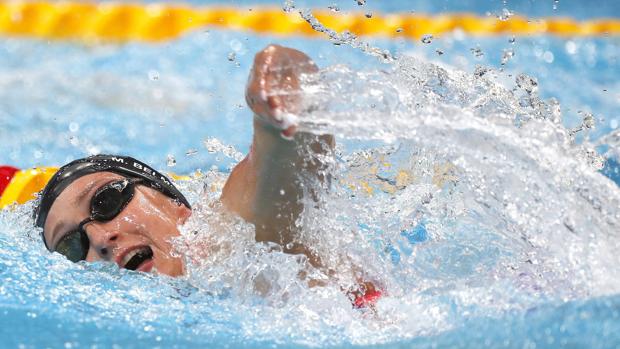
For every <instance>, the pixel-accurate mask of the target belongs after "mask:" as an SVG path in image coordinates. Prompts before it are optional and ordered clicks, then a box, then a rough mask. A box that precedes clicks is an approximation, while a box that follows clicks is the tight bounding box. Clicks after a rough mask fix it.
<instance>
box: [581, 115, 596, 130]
mask: <svg viewBox="0 0 620 349" xmlns="http://www.w3.org/2000/svg"><path fill="white" fill-rule="evenodd" d="M583 114H584V115H583V122H582V125H583V127H584V128H585V129H591V128H594V126H595V124H596V123H595V121H594V115H592V113H589V112H583Z"/></svg>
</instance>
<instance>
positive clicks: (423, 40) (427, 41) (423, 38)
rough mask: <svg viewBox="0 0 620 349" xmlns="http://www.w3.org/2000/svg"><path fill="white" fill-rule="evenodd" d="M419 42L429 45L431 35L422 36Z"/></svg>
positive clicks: (431, 38) (431, 39)
mask: <svg viewBox="0 0 620 349" xmlns="http://www.w3.org/2000/svg"><path fill="white" fill-rule="evenodd" d="M421 41H422V42H423V43H425V44H430V43H431V42H433V36H432V35H431V34H425V35H422V40H421Z"/></svg>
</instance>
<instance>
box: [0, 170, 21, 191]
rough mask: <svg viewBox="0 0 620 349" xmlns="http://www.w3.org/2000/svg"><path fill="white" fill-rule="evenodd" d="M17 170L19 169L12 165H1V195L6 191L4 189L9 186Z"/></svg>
mask: <svg viewBox="0 0 620 349" xmlns="http://www.w3.org/2000/svg"><path fill="white" fill-rule="evenodd" d="M17 171H19V169H18V168H15V167H12V166H0V196H2V193H4V189H6V187H8V186H9V182H11V179H12V178H13V176H14V175H15V173H16V172H17Z"/></svg>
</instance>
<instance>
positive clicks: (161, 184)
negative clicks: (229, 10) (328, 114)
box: [35, 45, 378, 306]
mask: <svg viewBox="0 0 620 349" xmlns="http://www.w3.org/2000/svg"><path fill="white" fill-rule="evenodd" d="M317 70H318V69H317V67H316V65H315V64H314V62H313V61H312V60H311V59H310V58H309V57H308V56H307V55H305V54H304V53H302V52H299V51H297V50H294V49H290V48H285V47H281V46H277V45H270V46H268V47H267V48H265V49H264V50H263V51H261V52H259V53H258V54H257V55H256V57H255V60H254V65H253V68H252V70H251V72H250V77H249V81H248V84H247V88H246V101H247V104H248V105H249V107H250V108H251V109H252V111H253V112H254V135H253V139H252V145H251V149H250V152H249V154H248V155H247V156H246V157H245V158H244V159H243V160H242V161H241V162H240V163H239V164H237V166H236V167H235V168H234V169H233V170H232V172H231V174H230V176H229V177H228V179H227V181H226V183H225V185H224V188H223V190H222V195H221V198H220V200H221V202H222V204H223V206H224V207H225V208H227V210H229V211H231V212H233V213H236V214H237V215H239V216H241V217H242V218H244V219H245V220H246V221H248V222H250V223H252V224H254V226H255V229H256V241H259V242H262V241H265V242H273V243H277V244H280V246H282V248H283V250H284V251H285V252H288V253H292V254H299V253H301V254H305V255H306V256H307V257H308V260H309V261H310V263H311V264H312V265H314V266H315V267H321V261H320V257H319V256H317V255H315V254H313V253H311V252H310V251H311V249H310V248H309V246H304V245H303V244H300V243H298V241H299V239H296V234H298V229H299V228H298V227H297V226H296V224H295V223H296V221H297V218H298V217H299V215H300V213H301V212H302V210H303V203H304V202H308V200H306V199H310V201H312V200H314V199H315V196H316V193H315V192H313V188H315V187H316V185H315V184H319V185H320V184H321V183H325V182H326V181H329V174H328V172H327V171H326V168H327V165H326V164H325V162H324V161H323V160H321V159H325V157H326V156H329V155H330V154H331V152H332V151H333V149H334V144H335V143H334V138H333V137H332V136H331V135H314V134H310V133H304V132H297V125H296V119H295V115H296V114H299V112H300V110H299V108H300V105H301V103H300V81H299V79H300V77H301V75H302V74H309V73H315V72H317ZM191 215H192V210H191V207H190V204H189V202H188V201H187V200H186V198H185V197H184V196H183V194H181V193H180V192H179V191H178V190H177V189H176V188H175V187H174V185H173V184H172V183H171V182H170V181H169V180H168V179H167V178H166V177H165V176H163V175H161V174H160V173H159V172H157V171H155V170H153V169H152V168H150V167H149V166H148V165H146V164H144V163H142V162H140V161H138V160H135V159H133V158H130V157H124V156H111V155H96V156H92V157H88V158H85V159H79V160H76V161H73V162H71V163H69V164H67V165H65V166H63V167H62V168H60V170H59V171H58V172H57V173H56V174H55V175H54V177H53V178H52V179H51V180H50V181H49V183H48V184H47V186H46V187H45V189H44V190H43V192H42V194H41V196H40V201H39V205H38V207H37V209H36V212H35V218H36V225H37V226H38V227H40V228H42V229H43V240H44V243H45V245H46V247H47V248H48V249H49V250H50V251H55V252H59V253H61V254H63V255H65V256H66V257H67V258H68V259H70V260H72V261H80V260H86V261H110V262H114V263H116V264H117V265H118V266H119V267H120V268H126V269H131V270H138V271H143V272H150V271H155V270H156V271H157V272H158V273H162V274H167V275H170V276H179V275H182V274H183V273H184V262H183V260H182V258H181V257H178V256H175V255H174V254H173V253H171V252H172V249H173V247H172V243H171V238H172V237H175V236H178V235H180V232H179V228H178V227H179V226H180V225H183V224H184V223H185V222H186V220H187V219H188V218H189V217H190V216H191ZM360 283H362V282H361V280H360ZM363 290H364V291H362V293H360V292H359V291H356V292H353V293H352V296H353V298H354V304H356V305H358V306H360V305H364V302H365V301H366V300H371V299H374V297H376V296H378V292H376V291H375V290H374V287H373V286H372V285H371V284H369V283H364V287H363ZM364 296H365V297H366V298H364Z"/></svg>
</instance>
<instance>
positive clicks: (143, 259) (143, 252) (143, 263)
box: [121, 246, 153, 272]
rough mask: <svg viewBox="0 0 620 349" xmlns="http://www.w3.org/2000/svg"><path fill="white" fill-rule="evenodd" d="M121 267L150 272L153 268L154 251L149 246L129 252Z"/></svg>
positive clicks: (124, 257)
mask: <svg viewBox="0 0 620 349" xmlns="http://www.w3.org/2000/svg"><path fill="white" fill-rule="evenodd" d="M121 267H122V268H125V269H129V270H138V271H144V272H149V271H150V270H151V269H152V268H153V250H152V249H151V248H150V247H149V246H141V247H138V248H136V249H133V250H131V251H129V252H128V253H127V254H125V255H124V256H123V259H122V261H121Z"/></svg>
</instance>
